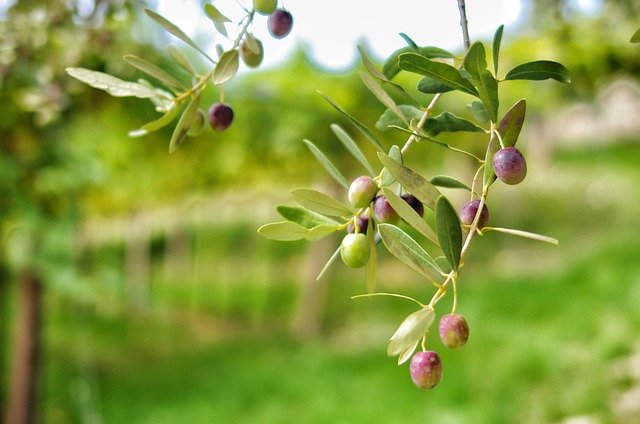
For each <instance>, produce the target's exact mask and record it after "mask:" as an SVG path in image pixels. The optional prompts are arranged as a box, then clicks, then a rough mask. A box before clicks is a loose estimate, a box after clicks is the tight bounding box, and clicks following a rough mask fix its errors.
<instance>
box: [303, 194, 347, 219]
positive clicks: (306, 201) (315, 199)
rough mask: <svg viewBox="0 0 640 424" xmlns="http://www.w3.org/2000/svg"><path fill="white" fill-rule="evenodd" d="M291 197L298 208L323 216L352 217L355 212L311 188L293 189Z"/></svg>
mask: <svg viewBox="0 0 640 424" xmlns="http://www.w3.org/2000/svg"><path fill="white" fill-rule="evenodd" d="M291 195H292V196H293V200H295V201H296V203H298V204H299V205H300V206H302V207H305V208H307V209H309V210H310V211H314V212H318V213H320V214H323V215H329V216H342V215H353V214H354V212H355V211H353V210H352V209H351V208H349V207H348V206H346V205H345V204H343V203H341V202H340V201H338V200H336V199H334V198H333V197H331V196H329V195H327V194H324V193H321V192H319V191H317V190H313V189H311V188H296V189H293V190H291Z"/></svg>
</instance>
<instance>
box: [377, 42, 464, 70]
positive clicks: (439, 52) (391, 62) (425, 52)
mask: <svg viewBox="0 0 640 424" xmlns="http://www.w3.org/2000/svg"><path fill="white" fill-rule="evenodd" d="M403 38H404V39H405V41H407V38H405V37H403ZM413 44H414V45H415V43H413ZM404 53H418V54H420V55H422V56H424V57H427V58H429V59H437V58H445V59H451V58H453V57H454V56H453V54H451V53H450V52H448V51H446V50H444V49H441V48H439V47H432V46H425V47H419V49H418V51H416V50H415V49H414V47H413V46H411V45H410V46H407V47H403V48H401V49H398V50H396V51H395V52H393V53H391V55H390V56H389V57H388V58H387V60H385V62H384V64H383V65H382V73H383V74H384V75H385V76H386V77H387V78H388V79H392V78H393V77H394V76H396V75H397V74H398V72H400V71H401V69H400V66H399V65H398V60H399V58H400V55H402V54H404Z"/></svg>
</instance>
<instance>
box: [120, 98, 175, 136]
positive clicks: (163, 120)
mask: <svg viewBox="0 0 640 424" xmlns="http://www.w3.org/2000/svg"><path fill="white" fill-rule="evenodd" d="M181 110H182V105H174V106H173V107H172V108H171V109H169V110H168V111H167V112H166V113H165V114H164V115H162V116H161V117H160V118H158V119H156V120H155V121H151V122H147V123H146V124H144V125H143V126H142V127H140V129H139V130H134V131H130V132H129V136H130V137H140V136H143V135H147V134H149V133H150V132H154V131H157V130H159V129H161V128H163V127H165V126H167V125H169V124H170V123H171V122H173V120H174V119H175V118H176V116H178V114H179V113H180V111H181Z"/></svg>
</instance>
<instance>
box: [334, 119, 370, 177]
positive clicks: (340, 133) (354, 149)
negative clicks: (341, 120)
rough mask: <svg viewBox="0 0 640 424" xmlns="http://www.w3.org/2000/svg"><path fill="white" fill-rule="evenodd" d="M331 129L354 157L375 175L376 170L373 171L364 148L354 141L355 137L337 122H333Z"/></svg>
mask: <svg viewBox="0 0 640 424" xmlns="http://www.w3.org/2000/svg"><path fill="white" fill-rule="evenodd" d="M331 130H332V131H333V133H334V134H335V135H336V137H338V140H340V142H341V143H342V145H343V146H344V147H345V148H346V149H347V150H348V151H349V153H351V154H352V155H353V157H354V158H356V160H358V162H360V163H361V164H362V166H364V167H365V168H366V169H367V171H368V172H369V175H370V176H373V175H374V174H375V172H374V171H373V168H372V167H371V164H370V163H369V161H368V160H367V158H366V156H365V155H364V153H362V150H360V148H359V147H358V145H357V144H356V142H355V141H353V139H352V138H351V137H350V136H349V134H347V132H346V131H345V130H344V129H342V127H340V126H339V125H337V124H331Z"/></svg>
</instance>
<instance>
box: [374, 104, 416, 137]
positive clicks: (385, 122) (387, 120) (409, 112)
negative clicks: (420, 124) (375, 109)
mask: <svg viewBox="0 0 640 424" xmlns="http://www.w3.org/2000/svg"><path fill="white" fill-rule="evenodd" d="M398 109H400V111H401V113H402V114H403V115H404V116H405V117H406V120H404V119H400V118H398V115H397V114H396V113H394V112H393V111H392V110H391V109H387V110H385V111H384V113H383V114H382V115H380V118H379V119H378V121H377V122H376V128H377V129H379V130H380V131H389V129H390V127H394V126H395V127H403V128H408V126H409V124H408V123H407V122H406V121H407V120H408V121H409V122H411V121H414V120H415V121H416V122H417V121H419V120H420V119H421V118H422V115H423V114H424V112H423V111H422V110H420V109H418V108H417V107H414V106H411V105H398Z"/></svg>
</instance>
